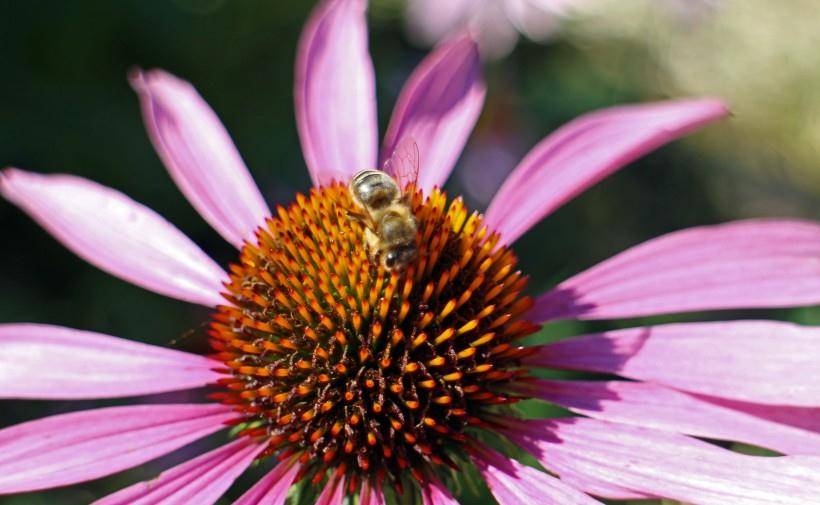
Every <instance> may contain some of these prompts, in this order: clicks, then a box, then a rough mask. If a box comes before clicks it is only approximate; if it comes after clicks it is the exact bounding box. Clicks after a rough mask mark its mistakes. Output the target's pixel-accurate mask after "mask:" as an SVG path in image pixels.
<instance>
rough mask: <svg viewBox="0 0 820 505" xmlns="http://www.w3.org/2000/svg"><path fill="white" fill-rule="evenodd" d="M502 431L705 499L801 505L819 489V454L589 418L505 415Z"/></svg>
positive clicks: (544, 449)
mask: <svg viewBox="0 0 820 505" xmlns="http://www.w3.org/2000/svg"><path fill="white" fill-rule="evenodd" d="M504 432H505V434H506V436H507V437H509V438H510V439H511V440H512V441H513V442H515V443H517V444H519V445H521V446H522V447H524V448H525V449H527V450H528V451H529V452H531V453H532V454H533V455H534V456H535V457H536V458H537V459H538V460H539V461H540V462H542V463H543V464H545V465H548V464H549V462H550V461H561V463H562V465H565V466H567V467H570V468H572V469H573V470H574V471H575V472H576V473H578V474H583V475H588V476H590V477H592V478H594V479H596V480H600V481H604V482H609V483H611V484H614V485H616V486H620V487H623V488H626V489H632V490H635V491H639V492H644V493H647V494H649V495H654V496H660V497H665V498H670V499H675V500H681V501H685V502H691V503H698V504H703V505H725V504H727V503H731V504H732V505H766V504H769V505H789V504H794V505H798V504H800V505H802V504H805V503H812V502H813V500H816V497H817V496H818V495H820V458H818V457H814V456H782V457H756V456H746V455H742V454H738V453H734V452H731V451H727V450H725V449H721V448H719V447H717V446H714V445H711V444H707V443H705V442H702V441H700V440H695V439H693V438H690V437H687V436H684V435H680V434H676V433H667V432H661V431H656V430H651V429H647V428H640V427H635V426H627V425H623V424H616V423H608V422H604V421H598V420H595V419H581V418H564V419H553V420H549V421H517V420H512V419H510V420H509V422H508V423H507V424H506V425H505V428H504Z"/></svg>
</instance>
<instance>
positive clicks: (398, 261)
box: [382, 244, 418, 270]
mask: <svg viewBox="0 0 820 505" xmlns="http://www.w3.org/2000/svg"><path fill="white" fill-rule="evenodd" d="M417 255H418V248H417V247H416V244H410V245H406V246H402V247H397V248H395V249H390V250H388V251H386V252H385V253H384V254H383V255H382V264H383V265H384V268H386V269H387V270H399V269H401V268H404V267H406V266H407V265H408V264H409V263H411V262H412V261H413V260H414V259H416V256H417Z"/></svg>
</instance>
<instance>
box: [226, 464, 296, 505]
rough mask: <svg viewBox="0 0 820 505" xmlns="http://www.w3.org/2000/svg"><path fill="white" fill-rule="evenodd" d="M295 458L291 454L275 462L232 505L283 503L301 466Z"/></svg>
mask: <svg viewBox="0 0 820 505" xmlns="http://www.w3.org/2000/svg"><path fill="white" fill-rule="evenodd" d="M297 459H298V458H297V457H296V456H292V457H291V458H290V459H286V460H285V461H282V462H281V463H279V464H277V465H276V466H275V467H274V468H273V470H271V471H270V472H268V474H267V475H265V476H264V477H262V478H261V479H260V480H259V482H257V483H256V484H255V485H254V486H253V487H252V488H250V489H249V490H248V491H247V492H246V493H245V494H243V495H242V496H241V497H240V498H239V499H238V500H236V501H235V502H233V505H282V504H283V503H285V498H287V497H288V490H290V486H291V485H292V484H293V479H294V478H296V474H298V473H299V470H300V469H301V468H302V465H300V464H299V463H298V462H297Z"/></svg>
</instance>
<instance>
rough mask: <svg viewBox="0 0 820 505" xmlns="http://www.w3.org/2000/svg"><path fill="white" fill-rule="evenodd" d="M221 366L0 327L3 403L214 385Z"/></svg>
mask: <svg viewBox="0 0 820 505" xmlns="http://www.w3.org/2000/svg"><path fill="white" fill-rule="evenodd" d="M219 366H220V363H218V362H216V361H212V360H210V359H208V358H205V357H203V356H197V355H195V354H188V353H186V352H180V351H174V350H171V349H163V348H161V347H156V346H153V345H147V344H142V343H139V342H131V341H128V340H124V339H120V338H116V337H111V336H108V335H103V334H100V333H92V332H88V331H80V330H73V329H71V328H64V327H60V326H49V325H41V324H0V398H34V399H91V398H117V397H123V396H136V395H146V394H155V393H164V392H167V391H178V390H181V389H192V388H198V387H202V386H205V385H206V384H209V383H213V382H216V380H217V379H219V378H220V377H221V375H220V374H218V373H216V372H214V371H213V369H214V368H217V367H219Z"/></svg>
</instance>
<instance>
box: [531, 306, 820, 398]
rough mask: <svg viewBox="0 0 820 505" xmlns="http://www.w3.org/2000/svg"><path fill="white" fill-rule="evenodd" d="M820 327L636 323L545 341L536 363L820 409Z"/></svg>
mask: <svg viewBox="0 0 820 505" xmlns="http://www.w3.org/2000/svg"><path fill="white" fill-rule="evenodd" d="M818 342H820V328H817V327H806V326H798V325H794V324H790V323H781V322H776V321H730V322H713V323H688V324H668V325H660V326H648V327H644V328H629V329H625V330H615V331H609V332H605V333H598V334H592V335H586V336H580V337H574V338H570V339H567V340H563V341H560V342H556V343H554V344H550V345H547V346H544V347H542V348H541V349H540V351H539V352H538V354H536V355H535V356H533V357H531V358H529V363H530V364H534V365H539V366H546V367H554V368H569V369H574V370H586V371H592V372H604V373H615V374H618V375H621V376H623V377H629V378H631V379H638V380H645V381H650V382H655V383H659V384H664V385H666V386H672V387H675V388H678V389H683V390H685V391H690V392H693V393H700V394H704V395H709V396H715V397H719V398H729V399H733V400H739V401H747V402H754V403H764V404H771V405H791V406H797V407H801V406H802V407H820V388H818V387H817V384H820V366H818V362H820V346H818Z"/></svg>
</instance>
